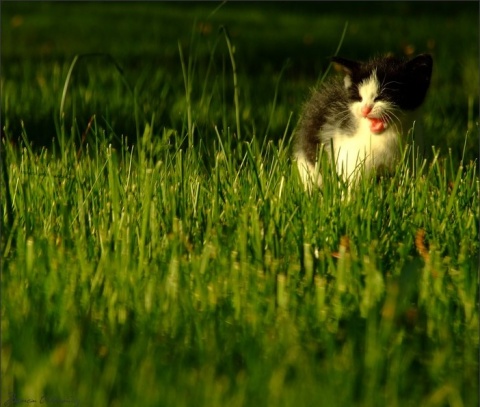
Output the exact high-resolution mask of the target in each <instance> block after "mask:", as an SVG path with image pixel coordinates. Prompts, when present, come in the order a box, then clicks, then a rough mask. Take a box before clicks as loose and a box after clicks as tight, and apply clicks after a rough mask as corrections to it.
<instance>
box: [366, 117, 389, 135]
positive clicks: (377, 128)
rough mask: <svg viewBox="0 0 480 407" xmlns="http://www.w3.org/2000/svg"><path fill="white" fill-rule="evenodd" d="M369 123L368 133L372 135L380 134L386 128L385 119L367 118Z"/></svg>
mask: <svg viewBox="0 0 480 407" xmlns="http://www.w3.org/2000/svg"><path fill="white" fill-rule="evenodd" d="M367 119H368V121H369V122H370V131H371V132H372V133H374V134H380V133H382V132H383V131H385V129H386V128H387V127H388V123H387V121H386V119H384V118H381V117H367Z"/></svg>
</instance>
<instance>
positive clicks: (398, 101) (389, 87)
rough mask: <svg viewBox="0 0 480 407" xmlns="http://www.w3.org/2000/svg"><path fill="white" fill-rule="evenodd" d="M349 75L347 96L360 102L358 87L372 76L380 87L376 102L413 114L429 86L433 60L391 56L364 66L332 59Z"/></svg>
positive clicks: (347, 60) (428, 57) (364, 63)
mask: <svg viewBox="0 0 480 407" xmlns="http://www.w3.org/2000/svg"><path fill="white" fill-rule="evenodd" d="M331 60H332V62H335V63H337V64H339V65H341V66H342V67H343V69H344V71H345V72H346V73H347V75H349V77H350V80H351V82H352V86H350V88H349V96H350V98H351V100H352V101H357V100H360V99H359V98H360V95H359V94H358V86H359V85H360V84H361V83H362V82H363V81H364V80H366V79H367V78H369V77H370V76H371V75H372V73H373V72H375V73H376V76H377V79H378V82H379V83H380V95H379V99H382V100H385V101H388V102H390V103H392V104H394V105H395V106H397V107H398V108H400V109H402V110H415V109H416V108H417V107H419V106H420V105H421V104H422V102H423V100H424V99H425V96H426V93H427V90H428V88H429V86H430V78H431V76H432V67H433V60H432V57H431V56H430V55H429V54H421V55H418V56H417V57H415V58H413V59H411V60H410V61H408V60H405V59H400V58H395V57H392V56H386V57H377V58H374V59H371V60H370V61H368V62H358V61H352V60H349V59H346V58H341V57H332V58H331Z"/></svg>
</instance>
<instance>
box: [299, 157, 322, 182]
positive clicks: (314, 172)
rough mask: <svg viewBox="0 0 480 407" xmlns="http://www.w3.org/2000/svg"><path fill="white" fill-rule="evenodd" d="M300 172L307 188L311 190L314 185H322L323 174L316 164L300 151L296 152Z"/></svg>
mask: <svg viewBox="0 0 480 407" xmlns="http://www.w3.org/2000/svg"><path fill="white" fill-rule="evenodd" d="M296 159H297V166H298V172H299V173H300V178H301V180H302V182H303V185H304V187H305V190H308V191H311V190H312V187H313V185H315V184H316V185H318V186H319V187H321V186H322V176H321V175H320V173H319V172H318V169H317V168H316V166H315V165H312V163H310V162H309V161H308V160H307V159H306V157H305V156H304V155H303V154H302V153H301V152H300V153H297V154H296Z"/></svg>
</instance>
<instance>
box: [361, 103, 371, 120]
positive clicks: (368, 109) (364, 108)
mask: <svg viewBox="0 0 480 407" xmlns="http://www.w3.org/2000/svg"><path fill="white" fill-rule="evenodd" d="M372 109H373V106H371V105H365V106H362V109H361V110H360V111H361V113H362V116H363V117H367V116H368V114H369V113H370V112H371V111H372Z"/></svg>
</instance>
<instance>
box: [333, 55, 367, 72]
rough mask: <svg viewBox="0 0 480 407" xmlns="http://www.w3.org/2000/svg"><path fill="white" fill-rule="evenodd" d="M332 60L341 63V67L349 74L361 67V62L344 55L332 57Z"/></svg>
mask: <svg viewBox="0 0 480 407" xmlns="http://www.w3.org/2000/svg"><path fill="white" fill-rule="evenodd" d="M330 61H331V62H333V63H335V64H337V65H339V66H340V68H341V69H342V70H343V71H344V72H345V73H346V74H348V75H351V74H352V73H353V72H355V71H357V70H358V69H360V66H361V63H360V62H357V61H352V60H351V59H347V58H342V57H335V56H334V57H330Z"/></svg>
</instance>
